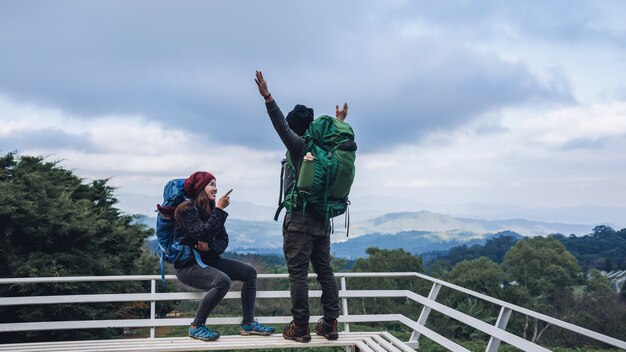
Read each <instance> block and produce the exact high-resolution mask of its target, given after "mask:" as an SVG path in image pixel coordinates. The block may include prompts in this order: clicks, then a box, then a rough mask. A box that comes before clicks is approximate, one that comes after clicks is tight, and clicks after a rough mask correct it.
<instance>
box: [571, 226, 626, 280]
mask: <svg viewBox="0 0 626 352" xmlns="http://www.w3.org/2000/svg"><path fill="white" fill-rule="evenodd" d="M560 241H561V242H562V243H563V245H564V246H565V247H566V248H567V250H568V251H570V252H571V253H572V254H573V255H574V256H575V257H576V258H577V259H578V262H579V264H580V265H581V266H582V267H583V270H587V269H589V268H593V269H598V270H606V271H611V270H616V269H621V270H624V269H626V229H622V230H620V231H616V230H614V229H612V228H611V227H610V226H606V225H600V226H596V227H595V228H594V229H593V232H592V233H590V234H588V235H585V236H582V237H576V236H570V237H565V236H563V237H562V238H561V239H560Z"/></svg>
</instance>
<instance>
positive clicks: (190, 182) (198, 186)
mask: <svg viewBox="0 0 626 352" xmlns="http://www.w3.org/2000/svg"><path fill="white" fill-rule="evenodd" d="M212 180H215V176H213V174H211V173H210V172H204V171H197V172H194V173H193V174H191V176H189V177H187V179H186V180H185V183H184V184H183V188H184V189H185V192H186V193H187V195H188V196H189V197H191V198H193V199H196V198H197V197H198V195H199V194H200V193H201V192H202V191H204V187H206V185H208V184H209V182H211V181H212Z"/></svg>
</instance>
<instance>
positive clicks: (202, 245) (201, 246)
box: [195, 241, 209, 252]
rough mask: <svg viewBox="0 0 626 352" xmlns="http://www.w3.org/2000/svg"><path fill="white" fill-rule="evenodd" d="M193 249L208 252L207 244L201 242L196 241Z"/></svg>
mask: <svg viewBox="0 0 626 352" xmlns="http://www.w3.org/2000/svg"><path fill="white" fill-rule="evenodd" d="M195 248H196V249H197V250H199V251H200V252H208V251H209V244H208V243H206V242H203V241H198V243H196V245H195Z"/></svg>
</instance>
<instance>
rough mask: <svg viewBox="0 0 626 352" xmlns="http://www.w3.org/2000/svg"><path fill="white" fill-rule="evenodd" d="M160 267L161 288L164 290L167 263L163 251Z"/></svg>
mask: <svg viewBox="0 0 626 352" xmlns="http://www.w3.org/2000/svg"><path fill="white" fill-rule="evenodd" d="M160 262H161V263H160V266H161V286H163V288H165V263H164V259H163V251H161V260H160Z"/></svg>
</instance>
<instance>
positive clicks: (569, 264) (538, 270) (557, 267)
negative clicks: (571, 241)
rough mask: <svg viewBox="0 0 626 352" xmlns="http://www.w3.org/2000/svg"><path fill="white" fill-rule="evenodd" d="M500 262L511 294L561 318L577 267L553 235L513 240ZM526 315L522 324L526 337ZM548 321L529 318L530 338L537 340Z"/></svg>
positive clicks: (533, 306)
mask: <svg viewBox="0 0 626 352" xmlns="http://www.w3.org/2000/svg"><path fill="white" fill-rule="evenodd" d="M503 266H504V268H505V271H506V272H507V274H508V276H509V279H510V280H511V283H512V285H513V286H514V287H513V288H512V289H511V291H513V293H512V296H514V297H515V298H516V299H517V300H519V301H520V302H519V304H522V305H524V306H526V307H528V308H530V309H532V310H535V311H539V312H542V313H546V314H548V315H552V316H556V317H558V316H560V317H561V318H563V317H564V316H565V315H566V314H567V312H568V310H569V309H568V308H569V307H567V304H566V302H569V301H571V299H572V286H573V285H574V284H575V283H576V280H577V277H578V275H579V273H580V267H579V266H578V264H577V263H576V258H575V257H574V256H573V255H572V254H571V253H569V252H568V251H567V249H565V247H564V246H563V245H562V244H561V243H560V242H559V241H558V240H556V239H554V238H542V237H534V238H530V239H526V240H521V241H519V242H517V243H516V244H515V245H514V246H513V247H512V248H511V249H510V250H509V251H508V252H507V254H506V256H505V257H504V263H503ZM529 325H530V324H529V318H528V317H526V322H525V323H524V327H523V336H524V338H529V328H530V326H529ZM548 326H549V324H545V323H543V322H540V321H538V320H537V319H534V318H533V332H532V337H531V338H530V339H531V340H532V341H533V342H537V341H538V340H539V339H540V338H541V335H542V334H543V332H544V331H545V329H547V328H548Z"/></svg>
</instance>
